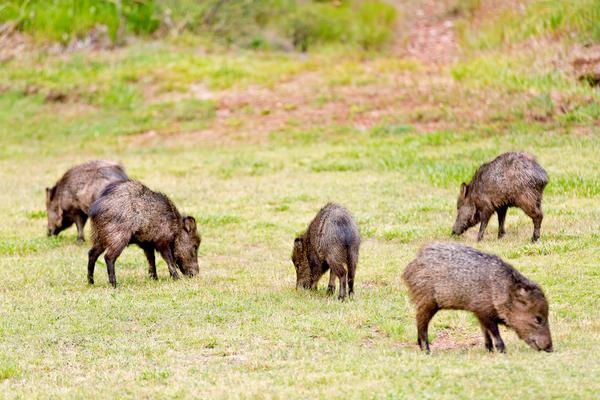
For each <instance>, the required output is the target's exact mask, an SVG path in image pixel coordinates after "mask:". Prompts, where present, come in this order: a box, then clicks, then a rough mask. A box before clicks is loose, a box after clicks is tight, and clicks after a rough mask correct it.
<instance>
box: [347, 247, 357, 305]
mask: <svg viewBox="0 0 600 400" xmlns="http://www.w3.org/2000/svg"><path fill="white" fill-rule="evenodd" d="M357 256H358V252H356V255H354V253H352V252H350V253H349V254H348V294H349V295H350V296H353V295H354V275H355V274H356V264H357V263H358V260H357V258H358V257H357Z"/></svg>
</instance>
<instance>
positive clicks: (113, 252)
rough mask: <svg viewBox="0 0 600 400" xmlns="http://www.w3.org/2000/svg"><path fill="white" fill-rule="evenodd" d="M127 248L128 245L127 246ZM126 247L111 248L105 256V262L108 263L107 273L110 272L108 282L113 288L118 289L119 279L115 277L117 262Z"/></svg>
mask: <svg viewBox="0 0 600 400" xmlns="http://www.w3.org/2000/svg"><path fill="white" fill-rule="evenodd" d="M125 246H127V245H125ZM125 246H119V247H113V248H109V249H108V250H107V251H106V254H105V255H104V261H105V262H106V271H107V272H108V281H109V282H110V284H111V285H112V287H114V288H116V287H117V277H116V276H115V261H117V258H118V257H119V256H120V255H121V252H122V251H123V249H124V248H125Z"/></svg>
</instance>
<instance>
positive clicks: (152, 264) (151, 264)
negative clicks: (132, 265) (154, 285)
mask: <svg viewBox="0 0 600 400" xmlns="http://www.w3.org/2000/svg"><path fill="white" fill-rule="evenodd" d="M142 249H144V254H145V255H146V259H147V260H148V274H149V275H150V278H152V279H154V280H157V279H158V275H157V274H156V260H155V258H154V247H153V246H152V245H151V244H147V245H144V246H143V247H142Z"/></svg>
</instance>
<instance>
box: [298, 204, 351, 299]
mask: <svg viewBox="0 0 600 400" xmlns="http://www.w3.org/2000/svg"><path fill="white" fill-rule="evenodd" d="M359 247H360V235H359V233H358V227H357V226H356V223H355V222H354V219H353V218H352V215H351V214H350V212H349V211H348V210H346V209H345V208H344V207H342V206H340V205H338V204H333V203H329V204H327V205H326V206H325V207H323V208H322V209H321V210H320V211H319V212H318V213H317V216H316V217H315V219H313V220H312V222H311V223H310V225H309V226H308V229H307V230H306V232H304V234H303V235H302V236H300V237H297V238H296V239H295V240H294V250H293V252H292V262H293V263H294V267H295V268H296V288H305V289H308V288H311V289H316V288H317V284H318V283H319V279H321V276H323V274H324V273H325V272H327V270H328V269H331V271H330V274H329V286H327V292H328V293H330V294H331V293H333V292H334V291H335V278H336V277H338V278H339V280H340V294H339V298H340V299H344V298H345V297H346V290H347V289H346V285H348V288H349V289H350V295H352V294H354V274H355V272H356V265H357V263H358V250H359ZM344 264H346V266H347V268H348V271H346V269H345V268H344Z"/></svg>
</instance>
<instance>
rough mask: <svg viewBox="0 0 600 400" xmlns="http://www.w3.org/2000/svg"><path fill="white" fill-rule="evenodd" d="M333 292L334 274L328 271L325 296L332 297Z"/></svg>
mask: <svg viewBox="0 0 600 400" xmlns="http://www.w3.org/2000/svg"><path fill="white" fill-rule="evenodd" d="M333 292H335V274H334V273H333V270H329V285H327V294H328V295H332V294H333Z"/></svg>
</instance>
